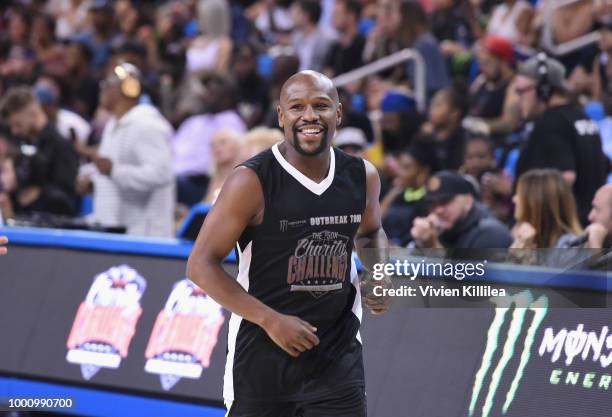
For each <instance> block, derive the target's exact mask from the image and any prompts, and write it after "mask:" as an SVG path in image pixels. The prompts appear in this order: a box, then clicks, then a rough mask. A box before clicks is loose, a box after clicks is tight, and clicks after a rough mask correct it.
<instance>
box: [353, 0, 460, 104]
mask: <svg viewBox="0 0 612 417" xmlns="http://www.w3.org/2000/svg"><path fill="white" fill-rule="evenodd" d="M404 48H414V49H416V50H418V51H419V52H420V53H421V55H422V57H423V60H424V61H425V67H426V68H427V78H426V82H427V87H426V90H427V95H428V97H431V96H432V95H433V94H434V93H435V92H436V91H438V90H439V89H441V88H444V87H446V86H448V84H449V82H450V80H449V75H448V69H447V67H446V62H445V59H444V56H443V55H442V52H441V50H440V47H439V45H438V42H437V41H436V38H434V36H433V35H432V34H431V32H430V31H429V24H428V18H427V14H426V13H425V10H424V9H423V7H422V6H421V5H420V4H419V2H416V1H411V0H379V1H378V3H377V15H376V26H375V28H374V29H373V30H372V31H371V32H370V34H369V35H368V38H367V40H366V45H365V48H364V51H363V55H364V60H365V61H366V62H371V61H376V60H378V59H380V58H383V57H385V56H388V55H390V54H392V53H394V52H397V51H400V50H402V49H404ZM382 74H383V76H385V77H387V78H390V79H391V80H392V81H394V82H397V81H400V80H405V79H408V80H412V75H413V64H412V63H408V64H406V65H405V66H397V67H394V68H393V69H391V70H389V71H385V72H383V73H382Z"/></svg>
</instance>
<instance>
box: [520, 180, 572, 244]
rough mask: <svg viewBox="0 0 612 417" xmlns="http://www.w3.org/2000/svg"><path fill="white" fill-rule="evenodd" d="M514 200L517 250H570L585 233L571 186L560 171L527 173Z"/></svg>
mask: <svg viewBox="0 0 612 417" xmlns="http://www.w3.org/2000/svg"><path fill="white" fill-rule="evenodd" d="M512 200H513V201H514V218H515V220H516V225H515V226H514V228H513V229H512V237H513V238H514V241H513V243H512V246H511V247H512V248H513V249H537V248H563V247H568V246H569V245H568V243H569V242H571V241H573V240H575V239H576V237H577V236H578V235H579V234H580V233H581V232H582V227H581V226H580V222H579V220H578V215H577V212H576V202H575V200H574V196H573V195H572V190H571V187H570V186H569V185H568V184H567V182H566V181H564V179H563V176H562V175H561V172H560V171H558V170H556V169H534V170H531V171H528V172H526V173H525V174H523V175H522V176H521V177H520V178H519V181H518V184H517V187H516V194H515V195H514V197H513V199H512Z"/></svg>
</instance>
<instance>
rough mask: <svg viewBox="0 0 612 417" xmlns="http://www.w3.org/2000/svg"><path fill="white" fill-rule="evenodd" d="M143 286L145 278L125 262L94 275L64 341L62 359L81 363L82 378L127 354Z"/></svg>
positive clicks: (113, 364)
mask: <svg viewBox="0 0 612 417" xmlns="http://www.w3.org/2000/svg"><path fill="white" fill-rule="evenodd" d="M146 287H147V282H146V280H145V279H144V278H143V277H142V276H141V275H140V274H139V273H138V272H137V271H136V270H135V269H133V268H131V267H129V266H128V265H121V266H115V267H112V268H110V269H109V270H107V271H104V272H102V273H101V274H98V275H97V276H96V277H95V278H94V280H93V283H92V284H91V287H90V288H89V291H88V293H87V296H86V297H85V301H83V302H82V303H81V304H80V305H79V308H78V310H77V314H76V317H75V319H74V322H73V324H72V329H71V330H70V335H69V336H68V341H67V343H66V345H67V347H68V353H67V355H66V360H67V361H68V362H69V363H72V364H78V365H80V366H81V374H82V375H83V378H85V379H86V380H89V379H91V378H92V377H93V376H94V375H95V374H96V373H97V372H98V371H99V370H100V368H110V369H117V368H118V367H119V365H120V364H121V360H122V359H125V358H126V357H127V355H128V349H129V346H130V342H131V341H132V337H133V336H134V332H135V330H136V323H137V322H138V319H139V318H140V315H141V314H142V308H141V307H140V300H141V298H142V295H143V294H144V292H145V289H146Z"/></svg>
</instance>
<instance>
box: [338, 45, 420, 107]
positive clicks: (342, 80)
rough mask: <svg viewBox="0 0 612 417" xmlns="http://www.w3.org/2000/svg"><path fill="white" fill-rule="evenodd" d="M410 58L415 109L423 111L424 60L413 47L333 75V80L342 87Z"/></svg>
mask: <svg viewBox="0 0 612 417" xmlns="http://www.w3.org/2000/svg"><path fill="white" fill-rule="evenodd" d="M410 60H412V61H414V79H413V88H414V99H415V101H416V104H417V109H418V110H419V111H420V112H424V111H425V110H426V108H427V89H426V85H425V83H426V74H425V61H423V57H422V56H421V54H420V53H419V52H418V51H417V50H415V49H409V48H408V49H402V50H401V51H398V52H396V53H394V54H391V55H389V56H386V57H384V58H381V59H379V60H377V61H374V62H372V63H370V64H367V65H364V66H363V67H360V68H357V69H354V70H352V71H349V72H346V73H344V74H341V75H339V76H337V77H335V78H334V79H333V81H334V84H335V85H336V86H337V87H342V86H344V85H347V84H349V83H352V82H354V81H357V80H360V79H362V78H365V77H367V76H369V75H372V74H376V73H378V72H380V71H383V70H386V69H387V68H391V67H394V66H395V65H397V64H401V63H402V62H406V61H410Z"/></svg>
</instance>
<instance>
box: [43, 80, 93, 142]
mask: <svg viewBox="0 0 612 417" xmlns="http://www.w3.org/2000/svg"><path fill="white" fill-rule="evenodd" d="M33 92H34V95H36V98H37V99H38V101H39V102H40V104H41V106H42V108H43V110H44V111H45V113H46V114H47V117H48V118H49V120H50V121H51V123H53V125H54V126H55V128H56V129H57V131H58V132H59V133H60V135H62V137H64V138H65V139H67V140H70V141H72V142H79V143H82V144H87V142H88V140H89V135H90V134H91V126H89V123H87V120H85V119H83V118H82V117H81V116H79V115H78V114H77V113H75V112H73V111H70V110H67V109H64V108H61V107H60V101H61V99H60V96H61V91H60V85H59V84H58V82H57V81H56V79H55V78H54V77H49V76H45V75H42V76H40V77H38V80H37V81H36V84H35V85H34V87H33Z"/></svg>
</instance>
